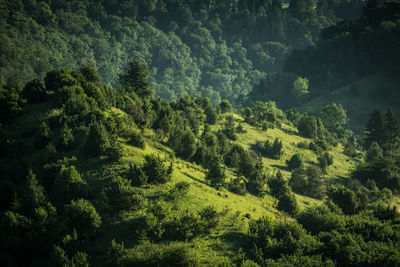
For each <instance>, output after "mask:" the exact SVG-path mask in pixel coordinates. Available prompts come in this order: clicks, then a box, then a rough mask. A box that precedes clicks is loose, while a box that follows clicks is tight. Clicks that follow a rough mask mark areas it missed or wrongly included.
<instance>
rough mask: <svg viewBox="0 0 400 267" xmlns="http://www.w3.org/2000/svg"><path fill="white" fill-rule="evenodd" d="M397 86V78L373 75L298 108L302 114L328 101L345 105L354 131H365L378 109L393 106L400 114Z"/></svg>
mask: <svg viewBox="0 0 400 267" xmlns="http://www.w3.org/2000/svg"><path fill="white" fill-rule="evenodd" d="M352 85H356V86H357V88H358V89H357V90H354V91H353V90H351V86H352ZM396 88H397V85H396V82H395V81H392V80H390V79H388V78H387V77H385V76H383V75H371V76H367V77H364V78H363V79H360V80H358V81H357V82H354V83H352V84H349V85H347V86H344V87H342V88H339V89H337V90H334V91H331V92H328V93H326V94H325V95H323V96H320V97H317V98H315V99H313V100H311V101H309V102H306V103H305V104H303V105H301V106H299V107H298V108H297V109H298V111H299V112H301V113H302V112H305V111H309V110H311V111H314V112H319V111H320V110H321V108H322V107H323V106H325V105H327V104H330V103H333V102H335V103H338V104H342V105H343V106H344V108H345V109H346V111H347V114H348V118H349V125H350V126H351V128H352V130H354V131H355V132H356V133H362V131H363V129H364V126H365V123H366V121H367V120H368V117H369V115H370V114H371V112H372V111H373V110H374V109H376V108H378V109H381V110H384V111H386V110H387V109H388V108H389V107H391V108H392V109H393V110H394V111H395V112H396V113H397V114H399V113H400V106H399V105H398V99H399V97H400V92H399V91H398V90H396Z"/></svg>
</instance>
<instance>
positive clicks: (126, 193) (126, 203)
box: [104, 177, 145, 215]
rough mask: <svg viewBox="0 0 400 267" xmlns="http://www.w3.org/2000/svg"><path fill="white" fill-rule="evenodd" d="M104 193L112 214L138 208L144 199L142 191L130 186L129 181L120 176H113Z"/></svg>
mask: <svg viewBox="0 0 400 267" xmlns="http://www.w3.org/2000/svg"><path fill="white" fill-rule="evenodd" d="M104 193H105V196H106V198H107V200H108V204H109V206H110V207H109V210H110V213H111V214H112V215H115V214H118V213H120V212H122V211H129V210H138V209H140V208H141V207H142V205H143V203H144V201H145V199H144V196H143V194H142V192H141V191H139V190H138V189H137V188H134V187H132V186H131V183H130V181H128V180H127V179H124V178H122V177H114V178H113V179H112V181H111V184H110V185H109V186H108V187H107V188H106V189H105V192H104Z"/></svg>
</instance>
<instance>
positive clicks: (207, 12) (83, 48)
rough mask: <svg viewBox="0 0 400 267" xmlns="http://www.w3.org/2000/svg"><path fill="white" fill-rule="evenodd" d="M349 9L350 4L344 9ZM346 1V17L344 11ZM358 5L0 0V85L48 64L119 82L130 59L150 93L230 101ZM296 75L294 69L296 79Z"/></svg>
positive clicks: (266, 0)
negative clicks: (92, 71) (142, 66)
mask: <svg viewBox="0 0 400 267" xmlns="http://www.w3.org/2000/svg"><path fill="white" fill-rule="evenodd" d="M350 3H351V4H350ZM348 5H351V8H350V9H349V10H350V13H349V14H347V13H346V12H343V11H341V10H342V9H345V10H347V9H348V8H347V6H348ZM359 6H360V1H355V0H353V1H350V2H349V1H335V4H334V5H332V4H330V2H329V1H319V2H318V6H317V7H315V3H314V1H312V0H311V1H310V0H300V1H293V5H290V6H289V8H287V4H286V3H282V1H281V0H241V1H225V0H224V1H194V0H193V1H172V0H151V1H133V0H132V1H127V0H117V1H93V0H90V1H89V0H87V1H80V0H79V1H46V0H43V1H41V0H38V1H36V0H32V1H22V0H16V1H7V0H2V1H0V9H1V14H0V32H1V37H0V39H1V42H0V43H1V47H0V54H1V61H0V82H1V83H4V82H5V80H6V78H7V77H9V76H10V75H12V74H14V73H16V74H19V75H20V77H21V78H23V79H24V81H27V80H29V79H32V78H35V77H37V76H38V77H41V78H43V77H44V74H45V73H46V72H47V71H48V70H50V69H52V68H55V67H73V68H74V67H78V66H79V65H81V64H82V63H89V64H91V65H93V66H96V67H97V69H98V70H99V73H100V76H101V78H102V80H103V81H104V82H105V83H107V84H109V85H114V86H115V85H117V84H118V74H119V73H120V72H121V71H122V70H123V69H125V68H126V67H127V64H128V62H129V61H130V60H133V59H135V60H139V61H141V62H142V63H146V64H148V65H149V69H150V73H151V76H150V77H151V85H152V87H154V89H155V91H156V94H157V95H159V96H161V97H163V98H168V99H173V98H175V99H176V98H178V97H180V96H183V95H184V94H186V93H187V94H189V95H193V96H199V97H206V96H207V97H209V98H210V99H211V100H212V103H213V104H218V103H219V101H220V100H221V99H229V100H230V101H231V102H233V101H234V100H235V99H236V98H237V97H238V96H240V95H246V94H247V93H249V92H250V91H251V89H252V87H253V86H254V85H255V84H257V83H258V82H259V81H260V79H262V78H263V77H265V75H266V74H267V73H270V72H276V71H280V70H281V68H282V66H283V61H284V59H285V57H286V55H287V54H288V53H289V52H290V51H291V50H292V49H304V48H307V47H309V46H310V45H313V44H314V43H315V42H316V40H318V38H319V33H320V30H321V29H322V28H325V27H327V26H330V25H333V23H335V22H336V21H341V20H343V19H347V18H353V17H356V15H357V12H358V10H359ZM299 74H301V73H299Z"/></svg>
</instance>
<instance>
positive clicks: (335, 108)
mask: <svg viewBox="0 0 400 267" xmlns="http://www.w3.org/2000/svg"><path fill="white" fill-rule="evenodd" d="M320 114H321V120H322V123H323V125H324V126H325V128H326V129H327V130H328V131H330V132H332V133H334V134H336V135H337V136H338V137H341V136H342V135H343V133H344V128H343V127H344V125H346V123H347V114H346V110H345V109H344V108H343V106H342V105H341V104H339V105H337V104H336V103H332V104H330V105H326V106H325V107H324V108H323V109H322V110H321V112H320Z"/></svg>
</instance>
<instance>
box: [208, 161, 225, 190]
mask: <svg viewBox="0 0 400 267" xmlns="http://www.w3.org/2000/svg"><path fill="white" fill-rule="evenodd" d="M206 180H207V181H210V183H211V185H212V186H214V187H220V186H223V185H224V184H225V168H224V167H223V166H222V164H221V163H220V162H218V161H217V162H215V163H214V164H213V165H212V166H211V168H210V169H209V170H208V172H207V176H206Z"/></svg>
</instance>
